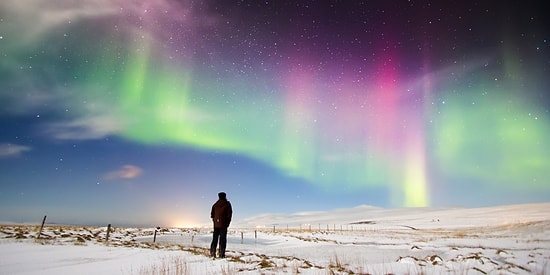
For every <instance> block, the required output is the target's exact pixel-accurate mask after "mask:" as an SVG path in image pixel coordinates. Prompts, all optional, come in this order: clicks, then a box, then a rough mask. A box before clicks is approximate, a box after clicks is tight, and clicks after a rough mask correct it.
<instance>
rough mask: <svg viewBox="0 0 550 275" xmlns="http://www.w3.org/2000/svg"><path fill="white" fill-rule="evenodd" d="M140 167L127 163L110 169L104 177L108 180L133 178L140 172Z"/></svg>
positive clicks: (139, 174)
mask: <svg viewBox="0 0 550 275" xmlns="http://www.w3.org/2000/svg"><path fill="white" fill-rule="evenodd" d="M142 172H143V171H142V170H141V168H139V167H137V166H135V165H131V164H127V165H124V166H122V167H120V168H119V169H117V170H114V171H111V172H109V173H107V174H105V178H106V179H108V180H114V179H134V178H137V177H139V176H141V174H142Z"/></svg>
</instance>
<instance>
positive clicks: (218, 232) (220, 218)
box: [210, 192, 233, 258]
mask: <svg viewBox="0 0 550 275" xmlns="http://www.w3.org/2000/svg"><path fill="white" fill-rule="evenodd" d="M232 215H233V209H232V208H231V203H230V202H229V201H228V200H227V197H226V194H225V193H224V192H220V193H218V201H217V202H216V203H214V205H212V211H211V212H210V217H211V218H212V221H213V222H214V234H213V236H212V244H210V256H212V257H216V247H217V246H218V238H219V241H220V249H219V251H218V255H219V256H220V258H225V247H226V245H227V228H228V227H229V224H230V223H231V216H232Z"/></svg>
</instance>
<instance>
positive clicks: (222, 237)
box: [219, 227, 227, 258]
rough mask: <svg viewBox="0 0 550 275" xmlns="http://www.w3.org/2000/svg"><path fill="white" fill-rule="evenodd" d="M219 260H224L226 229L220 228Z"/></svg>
mask: <svg viewBox="0 0 550 275" xmlns="http://www.w3.org/2000/svg"><path fill="white" fill-rule="evenodd" d="M219 234H220V258H225V247H226V245H227V227H224V228H220V232H219Z"/></svg>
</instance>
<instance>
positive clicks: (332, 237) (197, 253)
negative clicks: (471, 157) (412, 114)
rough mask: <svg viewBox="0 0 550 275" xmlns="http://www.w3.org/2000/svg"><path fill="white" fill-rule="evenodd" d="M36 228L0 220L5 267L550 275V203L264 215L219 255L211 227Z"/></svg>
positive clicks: (24, 270) (233, 235) (0, 261)
mask: <svg viewBox="0 0 550 275" xmlns="http://www.w3.org/2000/svg"><path fill="white" fill-rule="evenodd" d="M39 227H40V226H38V225H9V224H5V225H2V226H0V274H550V203H542V204H528V205H510V206H501V207H491V208H475V209H433V208H410V209H381V208H375V207H370V206H360V207H356V208H351V209H339V210H334V211H328V212H304V213H295V214H290V215H271V214H270V215H263V216H258V217H253V218H250V219H246V220H242V221H235V222H234V223H233V224H232V226H231V227H230V233H229V236H228V252H227V255H226V256H227V258H225V259H215V260H214V259H212V258H210V257H208V256H207V254H208V247H209V243H210V240H211V233H210V229H209V228H193V229H183V228H161V229H160V230H156V229H155V228H124V227H116V225H115V226H114V227H113V228H111V232H110V234H109V239H108V240H107V235H106V233H107V232H106V231H107V230H106V229H107V228H106V227H93V226H60V225H46V226H45V228H44V230H43V233H42V235H41V238H40V239H37V238H36V237H37V235H38V231H39ZM155 230H156V231H157V234H156V240H155V242H153V238H154V234H155Z"/></svg>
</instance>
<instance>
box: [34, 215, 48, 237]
mask: <svg viewBox="0 0 550 275" xmlns="http://www.w3.org/2000/svg"><path fill="white" fill-rule="evenodd" d="M45 223H46V215H44V218H43V219H42V225H41V226H40V231H38V236H36V238H37V239H40V235H42V230H43V229H44V224H45Z"/></svg>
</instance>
